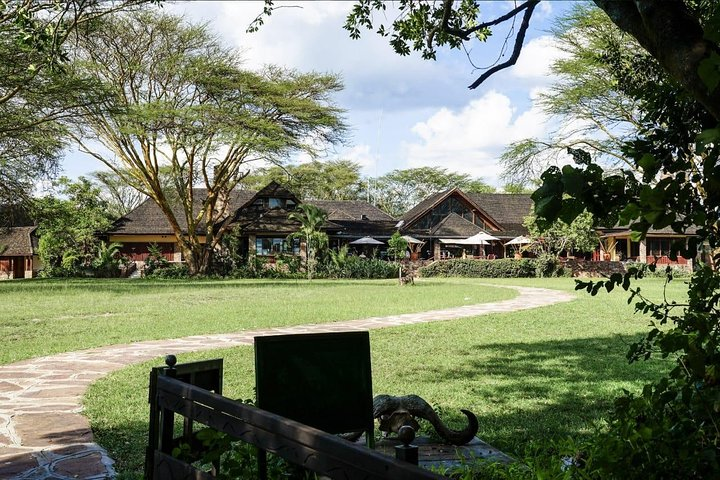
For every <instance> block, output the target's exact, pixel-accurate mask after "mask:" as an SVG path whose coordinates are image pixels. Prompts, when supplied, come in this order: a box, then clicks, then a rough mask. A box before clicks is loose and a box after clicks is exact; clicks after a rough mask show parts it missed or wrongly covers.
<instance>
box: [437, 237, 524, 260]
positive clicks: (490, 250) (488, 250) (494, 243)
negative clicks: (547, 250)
mask: <svg viewBox="0 0 720 480" xmlns="http://www.w3.org/2000/svg"><path fill="white" fill-rule="evenodd" d="M532 243H533V240H532V239H530V238H528V237H525V236H522V235H520V236H517V237H515V238H513V239H511V240H510V241H508V242H503V240H502V239H500V238H498V237H495V236H493V235H490V234H489V233H486V232H479V233H477V234H475V235H473V236H471V237H468V238H461V239H457V238H440V239H438V244H437V245H436V247H435V255H434V258H435V259H436V260H447V259H451V258H469V259H480V260H495V259H497V258H508V257H515V258H521V257H522V255H523V252H524V251H525V250H526V248H527V246H529V245H530V244H532Z"/></svg>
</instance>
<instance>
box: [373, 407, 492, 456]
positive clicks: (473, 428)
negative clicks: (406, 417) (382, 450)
mask: <svg viewBox="0 0 720 480" xmlns="http://www.w3.org/2000/svg"><path fill="white" fill-rule="evenodd" d="M381 396H382V397H388V398H387V399H385V398H383V399H382V402H378V403H379V405H378V406H380V404H381V405H382V406H383V407H385V408H384V409H383V412H382V413H385V412H387V411H394V410H397V409H398V408H400V407H402V408H404V409H405V410H407V411H408V412H409V413H410V414H411V415H414V416H416V417H421V418H424V419H425V420H427V421H429V422H430V424H431V425H432V426H433V428H435V431H436V432H437V433H438V435H440V436H441V437H442V438H444V439H445V440H446V441H447V442H448V443H451V444H452V445H465V444H466V443H468V442H469V441H471V440H472V439H473V438H474V437H475V434H477V431H478V428H479V426H478V420H477V417H476V416H475V414H474V413H472V412H471V411H469V410H460V411H461V412H462V413H463V414H465V416H466V417H467V419H468V426H467V427H466V428H464V429H463V430H452V429H450V428H448V427H447V426H446V425H445V424H444V423H443V422H442V420H440V417H439V416H438V414H437V413H436V412H435V410H434V409H433V408H432V407H431V406H430V404H429V403H427V402H426V401H425V400H424V399H422V398H421V397H419V396H417V395H407V396H404V397H389V396H388V395H381ZM373 407H375V402H373ZM376 412H377V410H376ZM377 416H379V415H376V417H377Z"/></svg>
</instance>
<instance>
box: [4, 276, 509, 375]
mask: <svg viewBox="0 0 720 480" xmlns="http://www.w3.org/2000/svg"><path fill="white" fill-rule="evenodd" d="M515 295H516V292H515V291H513V290H508V289H488V288H478V287H477V282H475V283H472V282H471V283H468V282H457V281H455V282H453V281H430V280H426V281H423V282H418V284H417V285H416V286H415V287H414V288H402V287H400V286H398V285H397V281H395V280H380V281H371V280H368V281H320V280H315V281H312V282H310V283H308V282H307V281H262V280H223V281H209V280H206V281H187V280H175V281H172V280H165V281H150V280H121V279H115V280H32V281H27V280H20V281H8V282H0V304H2V305H5V307H6V308H5V309H4V311H3V314H2V316H0V338H2V339H3V344H4V347H3V348H2V349H0V364H3V363H9V362H14V361H17V360H21V359H24V358H28V357H36V356H41V355H49V354H53V353H58V352H65V351H74V350H79V349H85V348H91V347H97V346H101V345H112V344H119V343H128V342H133V341H139V340H150V339H158V338H176V337H183V336H188V335H197V334H208V333H221V332H235V331H240V330H249V329H257V328H266V327H271V326H287V325H300V324H307V323H325V322H331V321H338V320H348V319H355V318H365V317H371V316H381V315H391V314H397V313H407V312H419V311H425V310H432V309H437V308H445V307H452V306H458V305H468V304H474V303H483V302H489V301H498V300H505V299H508V298H512V297H513V296H515Z"/></svg>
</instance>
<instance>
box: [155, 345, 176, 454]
mask: <svg viewBox="0 0 720 480" xmlns="http://www.w3.org/2000/svg"><path fill="white" fill-rule="evenodd" d="M165 363H166V364H167V366H168V368H167V369H166V370H165V375H167V376H168V377H171V378H175V377H176V376H177V371H176V370H175V364H176V363H177V358H176V357H175V355H168V356H167V357H165ZM174 430H175V413H174V412H173V411H172V410H168V409H167V408H163V409H161V410H160V448H159V450H160V451H161V452H163V453H167V454H168V455H171V454H172V449H173V436H174Z"/></svg>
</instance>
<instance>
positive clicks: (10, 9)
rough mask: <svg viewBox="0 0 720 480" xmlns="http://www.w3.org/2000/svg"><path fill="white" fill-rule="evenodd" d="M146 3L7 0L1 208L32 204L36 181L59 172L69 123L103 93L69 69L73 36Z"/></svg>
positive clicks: (0, 89)
mask: <svg viewBox="0 0 720 480" xmlns="http://www.w3.org/2000/svg"><path fill="white" fill-rule="evenodd" d="M144 3H149V2H148V1H147V0H124V1H117V2H105V1H98V0H67V1H63V2H59V1H54V0H38V1H23V0H6V1H2V2H0V205H1V204H17V203H29V202H30V196H31V193H32V191H33V189H34V187H35V186H36V184H37V182H40V181H49V180H51V179H53V178H55V177H56V175H57V174H58V163H59V160H60V158H61V156H62V149H63V148H64V147H65V146H66V139H67V135H66V133H67V132H66V129H65V127H64V125H63V121H64V120H65V119H67V118H69V117H74V116H77V115H79V114H80V113H81V111H80V110H81V107H83V106H91V105H93V106H97V105H99V104H100V103H101V102H102V101H103V100H104V99H105V96H104V93H103V92H102V90H101V89H98V88H97V84H96V82H94V81H93V80H92V79H89V78H87V77H84V76H82V75H78V74H77V72H74V71H73V70H72V69H70V68H67V64H66V61H67V59H68V53H69V52H68V50H70V49H72V46H71V45H68V44H72V42H68V39H70V38H72V37H73V36H84V35H92V34H93V33H94V26H95V24H94V22H95V20H97V19H98V18H100V17H102V16H104V15H108V14H110V13H112V12H115V11H118V10H123V9H132V8H135V7H138V6H140V5H142V4H144Z"/></svg>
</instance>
